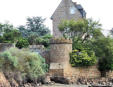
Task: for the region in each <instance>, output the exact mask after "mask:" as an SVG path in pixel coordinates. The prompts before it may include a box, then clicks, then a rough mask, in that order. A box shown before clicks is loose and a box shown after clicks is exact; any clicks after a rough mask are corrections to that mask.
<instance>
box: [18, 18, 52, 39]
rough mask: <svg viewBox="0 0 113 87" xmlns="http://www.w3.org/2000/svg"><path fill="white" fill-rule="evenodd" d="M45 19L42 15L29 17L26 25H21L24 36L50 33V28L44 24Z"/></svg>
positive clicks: (20, 28)
mask: <svg viewBox="0 0 113 87" xmlns="http://www.w3.org/2000/svg"><path fill="white" fill-rule="evenodd" d="M44 21H45V19H42V18H41V17H28V18H27V22H26V25H25V26H19V27H18V28H19V30H20V32H21V33H22V35H23V36H24V37H28V36H30V35H37V36H44V35H46V34H50V30H49V29H48V28H47V27H46V26H45V25H44V24H43V23H44Z"/></svg>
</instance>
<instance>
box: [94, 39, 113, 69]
mask: <svg viewBox="0 0 113 87" xmlns="http://www.w3.org/2000/svg"><path fill="white" fill-rule="evenodd" d="M93 46H94V48H93V49H94V50H95V53H96V56H97V57H98V58H99V70H100V71H109V70H113V39H112V38H110V37H103V38H100V39H97V40H96V41H94V42H93Z"/></svg>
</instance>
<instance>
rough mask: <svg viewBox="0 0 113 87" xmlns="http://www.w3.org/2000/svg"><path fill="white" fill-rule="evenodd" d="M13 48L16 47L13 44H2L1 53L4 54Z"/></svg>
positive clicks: (0, 44) (0, 45)
mask: <svg viewBox="0 0 113 87" xmlns="http://www.w3.org/2000/svg"><path fill="white" fill-rule="evenodd" d="M11 47H15V45H14V44H12V43H0V52H3V51H5V50H6V49H9V48H11Z"/></svg>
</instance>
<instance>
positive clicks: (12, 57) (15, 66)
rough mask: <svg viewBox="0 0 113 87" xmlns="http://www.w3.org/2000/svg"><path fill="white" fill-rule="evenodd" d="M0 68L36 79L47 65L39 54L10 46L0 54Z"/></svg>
mask: <svg viewBox="0 0 113 87" xmlns="http://www.w3.org/2000/svg"><path fill="white" fill-rule="evenodd" d="M0 69H1V70H2V71H4V70H7V72H8V71H12V72H17V71H18V72H21V74H22V76H24V77H27V78H28V79H31V80H33V79H37V78H38V77H40V76H42V75H44V74H45V72H46V71H47V65H46V64H45V60H44V58H42V57H41V56H40V55H39V54H37V53H33V52H30V51H28V50H25V49H22V50H19V49H17V48H10V49H9V50H7V51H5V52H3V53H1V54H0Z"/></svg>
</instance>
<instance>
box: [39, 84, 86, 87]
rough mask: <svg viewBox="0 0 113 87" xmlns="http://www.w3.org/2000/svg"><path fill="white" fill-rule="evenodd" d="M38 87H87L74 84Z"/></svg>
mask: <svg viewBox="0 0 113 87" xmlns="http://www.w3.org/2000/svg"><path fill="white" fill-rule="evenodd" d="M40 87H88V86H86V85H75V84H72V85H65V84H54V85H43V86H40Z"/></svg>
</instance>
